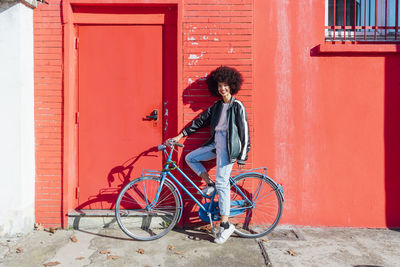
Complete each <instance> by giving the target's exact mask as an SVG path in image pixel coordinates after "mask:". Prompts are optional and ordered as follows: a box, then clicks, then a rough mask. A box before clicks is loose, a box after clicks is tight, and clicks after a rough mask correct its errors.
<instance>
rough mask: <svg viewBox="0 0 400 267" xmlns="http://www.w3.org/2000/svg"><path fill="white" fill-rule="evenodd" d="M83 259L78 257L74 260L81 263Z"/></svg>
mask: <svg viewBox="0 0 400 267" xmlns="http://www.w3.org/2000/svg"><path fill="white" fill-rule="evenodd" d="M84 258H85V257H78V258H75V260H77V261H81V260H83V259H84Z"/></svg>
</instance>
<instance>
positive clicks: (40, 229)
mask: <svg viewBox="0 0 400 267" xmlns="http://www.w3.org/2000/svg"><path fill="white" fill-rule="evenodd" d="M35 230H37V231H43V230H44V227H43V225H41V224H40V223H35Z"/></svg>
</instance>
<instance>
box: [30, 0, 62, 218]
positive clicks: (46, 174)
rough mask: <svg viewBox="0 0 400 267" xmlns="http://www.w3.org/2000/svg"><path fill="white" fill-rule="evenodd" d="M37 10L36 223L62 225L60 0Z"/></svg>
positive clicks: (35, 48) (35, 24)
mask: <svg viewBox="0 0 400 267" xmlns="http://www.w3.org/2000/svg"><path fill="white" fill-rule="evenodd" d="M47 1H48V2H49V5H42V4H39V5H38V8H37V9H35V11H34V19H33V20H34V60H35V76H34V77H35V139H36V187H35V189H36V208H35V211H36V212H35V216H36V221H37V222H40V223H42V224H45V225H47V226H60V225H61V214H62V212H61V203H62V199H61V198H62V194H61V193H62V187H61V186H62V119H63V92H62V24H61V16H60V3H61V1H60V0H47Z"/></svg>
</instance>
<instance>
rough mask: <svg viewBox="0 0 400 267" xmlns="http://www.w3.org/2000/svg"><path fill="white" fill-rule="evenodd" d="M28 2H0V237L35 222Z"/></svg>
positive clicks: (30, 15)
mask: <svg viewBox="0 0 400 267" xmlns="http://www.w3.org/2000/svg"><path fill="white" fill-rule="evenodd" d="M32 3H33V4H36V0H35V1H26V2H25V1H24V4H23V3H21V2H20V1H17V0H15V1H11V0H2V1H1V2H0V127H1V131H0V196H1V201H0V236H12V235H15V234H18V233H26V232H28V231H30V230H32V229H33V225H34V222H35V216H34V215H35V211H34V200H35V194H34V193H35V150H34V149H35V145H34V141H35V140H34V82H33V10H32V8H30V7H29V6H31V4H32Z"/></svg>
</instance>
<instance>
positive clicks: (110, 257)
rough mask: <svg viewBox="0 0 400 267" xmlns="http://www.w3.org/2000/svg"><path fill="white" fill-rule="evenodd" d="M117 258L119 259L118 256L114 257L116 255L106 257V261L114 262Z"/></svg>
mask: <svg viewBox="0 0 400 267" xmlns="http://www.w3.org/2000/svg"><path fill="white" fill-rule="evenodd" d="M118 258H119V256H116V255H108V256H107V260H116V259H118Z"/></svg>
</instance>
